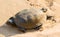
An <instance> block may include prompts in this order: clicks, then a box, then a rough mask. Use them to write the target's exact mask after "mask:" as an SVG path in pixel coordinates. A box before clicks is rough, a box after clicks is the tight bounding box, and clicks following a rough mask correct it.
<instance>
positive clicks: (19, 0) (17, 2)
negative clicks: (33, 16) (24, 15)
mask: <svg viewBox="0 0 60 37" xmlns="http://www.w3.org/2000/svg"><path fill="white" fill-rule="evenodd" d="M31 1H32V0H31ZM31 1H30V2H31ZM40 1H41V0H37V2H38V3H36V1H35V2H34V0H33V2H34V8H41V7H46V8H48V9H49V10H48V11H47V14H49V15H53V16H55V20H56V23H52V22H48V21H47V22H45V23H44V26H43V27H44V30H43V31H28V32H26V33H22V32H20V31H19V30H18V29H17V28H14V27H12V26H9V25H5V24H4V23H5V22H6V21H7V20H8V19H9V18H10V17H11V16H14V15H15V14H16V13H17V12H18V11H20V10H22V9H25V8H31V6H30V5H29V2H26V0H0V37H60V0H54V2H53V6H52V7H49V4H50V3H48V2H47V3H46V0H42V1H41V2H40ZM51 1H52V0H51ZM27 3H28V4H27ZM36 4H38V5H39V4H42V5H41V6H37V5H36ZM50 23H51V24H50Z"/></svg>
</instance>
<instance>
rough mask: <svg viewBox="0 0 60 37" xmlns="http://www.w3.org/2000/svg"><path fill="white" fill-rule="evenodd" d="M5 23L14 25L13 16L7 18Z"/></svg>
mask: <svg viewBox="0 0 60 37" xmlns="http://www.w3.org/2000/svg"><path fill="white" fill-rule="evenodd" d="M6 24H8V25H11V26H14V27H16V24H15V22H14V18H13V17H11V18H9V20H8V21H7V22H6Z"/></svg>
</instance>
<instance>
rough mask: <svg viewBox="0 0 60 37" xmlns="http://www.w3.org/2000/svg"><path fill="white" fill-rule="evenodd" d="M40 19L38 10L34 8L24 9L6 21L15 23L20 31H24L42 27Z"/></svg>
mask: <svg viewBox="0 0 60 37" xmlns="http://www.w3.org/2000/svg"><path fill="white" fill-rule="evenodd" d="M40 20H41V17H40V12H38V11H36V10H34V9H24V10H21V11H19V12H18V13H17V14H15V15H14V16H13V17H11V18H10V19H9V20H8V22H10V23H11V24H15V25H16V26H17V27H18V29H19V30H21V31H22V32H26V30H31V29H35V30H39V29H40V28H41V27H42V23H41V22H40Z"/></svg>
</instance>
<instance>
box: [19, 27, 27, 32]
mask: <svg viewBox="0 0 60 37" xmlns="http://www.w3.org/2000/svg"><path fill="white" fill-rule="evenodd" d="M18 29H19V30H20V31H21V32H23V33H25V32H26V29H25V28H23V27H18Z"/></svg>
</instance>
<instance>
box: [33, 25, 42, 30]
mask: <svg viewBox="0 0 60 37" xmlns="http://www.w3.org/2000/svg"><path fill="white" fill-rule="evenodd" d="M41 27H42V24H41V25H39V26H37V27H35V28H33V29H35V30H39V29H40V28H41Z"/></svg>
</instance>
